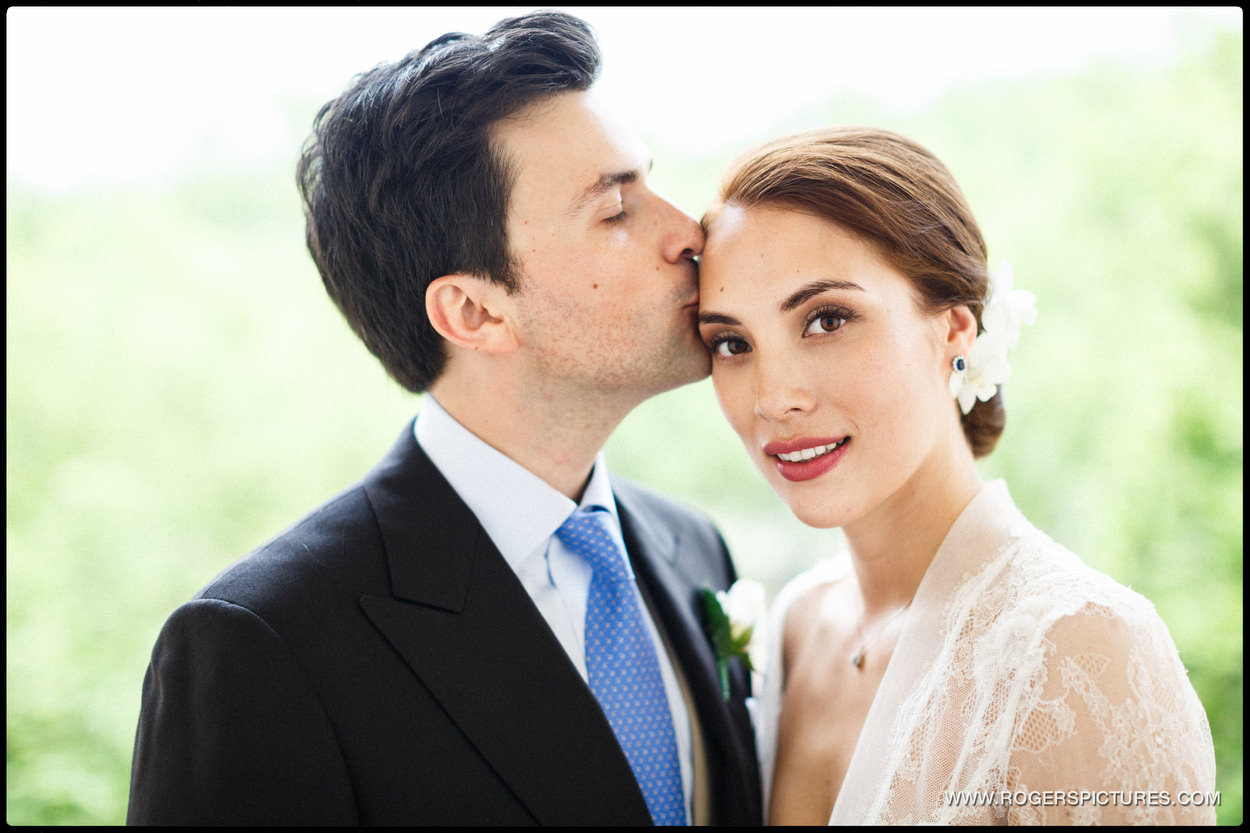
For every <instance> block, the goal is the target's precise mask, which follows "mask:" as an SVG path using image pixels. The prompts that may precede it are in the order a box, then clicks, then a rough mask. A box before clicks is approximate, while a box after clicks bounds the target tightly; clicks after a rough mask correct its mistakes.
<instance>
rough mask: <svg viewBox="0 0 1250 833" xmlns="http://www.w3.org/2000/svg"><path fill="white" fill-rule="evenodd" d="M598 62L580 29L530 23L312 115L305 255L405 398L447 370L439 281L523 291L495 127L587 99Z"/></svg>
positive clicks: (449, 43)
mask: <svg viewBox="0 0 1250 833" xmlns="http://www.w3.org/2000/svg"><path fill="white" fill-rule="evenodd" d="M599 61H600V56H599V47H598V44H597V43H596V41H595V37H594V34H593V32H591V30H590V27H589V26H587V25H586V23H584V22H583V21H581V20H579V19H578V18H576V17H573V16H571V15H567V14H563V13H561V12H551V11H544V12H534V13H532V14H528V15H524V16H521V17H514V18H509V19H506V20H501V21H500V22H499V23H496V24H495V25H494V26H492V27H491V28H490V29H489V30H488V31H487V32H486V33H485V34H484V35H482V36H481V37H475V36H473V35H466V34H464V33H461V32H451V33H448V34H445V35H443V36H442V37H439V38H436V39H435V40H433V41H431V42H430V43H429V44H428V45H426V47H425V48H424V49H421V50H419V51H416V52H412V53H410V54H408V55H407V56H405V57H404V58H403V59H402V60H400V61H398V62H397V63H393V64H380V65H379V66H377V67H375V68H374V69H372V70H370V71H368V72H365V73H363V74H361V75H359V76H357V77H356V78H355V79H354V81H353V83H352V85H351V87H350V88H349V89H348V90H347V91H346V92H344V93H343V94H342V95H340V96H339V97H338V98H336V99H334V100H333V101H331V102H329V103H327V104H326V105H325V106H324V107H322V108H321V110H320V112H318V113H317V117H316V119H315V120H314V122H313V133H312V135H311V136H310V137H309V139H308V141H307V142H305V144H304V148H303V153H302V155H301V157H300V160H299V166H298V168H297V172H296V178H297V181H298V183H299V188H300V194H301V196H302V197H303V201H304V213H305V216H306V218H307V229H306V235H307V240H308V250H309V251H310V252H311V253H312V257H313V260H314V261H315V262H316V264H317V269H318V270H319V271H320V272H321V279H322V281H323V282H324V283H325V287H326V291H327V292H328V293H329V294H330V297H331V298H332V299H333V300H334V303H335V304H336V305H337V306H338V308H339V310H341V311H342V313H343V315H344V316H345V317H346V318H347V321H348V323H349V324H350V325H351V327H352V330H354V331H355V333H356V335H358V336H360V339H361V340H362V341H364V343H365V346H366V347H368V348H369V351H370V352H372V353H373V354H374V355H375V356H377V357H378V359H379V360H380V361H381V362H382V365H383V366H384V367H385V368H386V370H387V372H388V373H390V375H391V376H392V377H393V378H394V379H395V380H396V381H397V382H399V384H401V385H403V386H404V387H405V388H407V389H408V390H410V391H412V392H414V393H419V392H421V391H424V390H425V389H426V388H427V387H429V385H430V384H431V383H432V382H433V381H434V380H435V379H437V378H438V376H439V374H440V373H441V372H442V370H443V367H444V364H445V363H446V353H445V352H444V345H443V339H442V337H441V336H440V335H439V334H438V333H437V332H436V331H435V330H434V328H433V327H432V326H431V325H430V321H429V318H428V317H427V316H426V312H425V291H426V288H427V287H429V285H430V282H431V281H433V280H434V279H435V278H437V277H439V276H440V275H446V274H450V273H453V272H462V273H467V274H472V275H477V276H479V277H483V278H487V279H489V280H492V281H495V282H498V283H500V284H502V285H504V286H505V287H507V289H508V291H509V292H512V291H515V290H516V289H517V286H518V277H517V273H516V269H515V265H514V263H513V262H512V258H511V257H510V255H509V251H508V238H507V230H506V221H507V212H508V198H509V195H510V193H511V190H512V184H513V182H514V180H515V172H513V171H511V170H510V168H509V165H508V161H507V160H506V159H504V158H503V157H502V156H501V154H500V150H499V148H497V147H494V146H493V144H492V142H491V137H490V129H491V125H492V124H494V123H495V122H496V121H498V120H499V119H502V118H505V117H507V116H509V115H512V114H513V113H516V112H518V111H520V110H521V109H523V108H524V107H526V106H527V105H529V104H531V103H533V102H535V101H537V100H539V99H542V98H545V97H548V96H551V95H554V94H556V93H559V92H564V91H570V90H586V89H589V88H590V86H591V85H592V84H594V82H595V79H596V77H597V76H598V73H599Z"/></svg>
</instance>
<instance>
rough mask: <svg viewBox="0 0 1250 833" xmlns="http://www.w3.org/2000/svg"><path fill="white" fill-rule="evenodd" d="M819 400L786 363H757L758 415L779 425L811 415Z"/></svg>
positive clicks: (793, 368) (756, 408)
mask: <svg viewBox="0 0 1250 833" xmlns="http://www.w3.org/2000/svg"><path fill="white" fill-rule="evenodd" d="M815 406H816V398H815V397H814V396H813V395H812V393H811V391H810V389H809V388H808V387H807V385H805V384H804V383H803V380H802V378H801V374H800V373H799V371H798V370H797V368H795V367H794V366H793V365H787V364H786V363H785V362H783V361H768V360H764V361H760V360H758V359H757V361H756V374H755V413H756V415H757V416H760V417H763V418H764V419H766V420H769V421H770V422H778V421H781V420H785V419H788V418H791V417H794V416H798V415H801V414H806V413H810V412H811V411H812V409H813V408H815Z"/></svg>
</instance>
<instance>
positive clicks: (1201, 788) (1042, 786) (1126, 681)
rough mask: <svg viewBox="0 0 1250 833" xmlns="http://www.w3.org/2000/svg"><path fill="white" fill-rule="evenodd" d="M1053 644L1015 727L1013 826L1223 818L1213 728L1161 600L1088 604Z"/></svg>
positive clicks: (1051, 638)
mask: <svg viewBox="0 0 1250 833" xmlns="http://www.w3.org/2000/svg"><path fill="white" fill-rule="evenodd" d="M1147 604H1148V603H1147ZM1043 647H1044V650H1045V653H1046V661H1045V662H1044V663H1043V664H1042V665H1041V666H1040V669H1039V672H1038V675H1039V676H1040V677H1041V679H1033V680H1029V681H1026V682H1025V684H1026V685H1027V687H1028V689H1029V690H1030V691H1032V692H1034V694H1033V695H1031V696H1026V698H1025V700H1024V701H1023V702H1022V704H1021V705H1022V708H1021V709H1020V711H1019V713H1018V715H1019V716H1018V718H1017V719H1016V721H1015V723H1014V726H1013V737H1012V743H1011V754H1010V762H1009V766H1008V771H1007V785H1008V791H1009V792H1010V793H1011V795H1012V798H1011V800H1010V802H1009V810H1008V820H1009V821H1010V823H1013V824H1214V823H1215V808H1214V807H1213V806H1212V794H1213V792H1214V790H1215V754H1214V749H1213V746H1212V742H1211V730H1210V726H1209V724H1208V723H1207V718H1206V713H1205V712H1204V711H1203V708H1202V704H1201V703H1200V702H1199V701H1198V698H1197V695H1196V694H1195V692H1194V690H1193V686H1192V685H1191V684H1190V682H1189V679H1188V677H1187V675H1186V672H1185V669H1184V666H1183V665H1182V664H1181V661H1180V657H1179V656H1178V654H1177V651H1176V646H1175V644H1174V643H1173V642H1172V638H1171V635H1170V634H1169V633H1168V631H1167V627H1166V626H1165V625H1164V624H1163V622H1162V620H1160V619H1159V618H1158V615H1157V614H1155V612H1154V610H1153V608H1150V609H1148V610H1132V611H1129V612H1128V613H1125V612H1124V611H1122V610H1115V611H1113V610H1112V609H1110V608H1109V607H1105V606H1102V605H1098V604H1093V603H1090V604H1086V605H1085V606H1084V608H1082V609H1081V610H1080V611H1078V612H1076V613H1074V614H1072V615H1070V616H1065V617H1063V618H1061V619H1059V620H1058V621H1057V622H1056V623H1055V624H1054V626H1053V627H1051V628H1050V629H1049V631H1048V633H1047V635H1046V639H1045V641H1044V643H1043Z"/></svg>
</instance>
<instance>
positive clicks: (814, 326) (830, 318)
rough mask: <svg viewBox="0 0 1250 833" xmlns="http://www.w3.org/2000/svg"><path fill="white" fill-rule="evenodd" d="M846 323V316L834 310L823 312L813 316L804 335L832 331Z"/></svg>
mask: <svg viewBox="0 0 1250 833" xmlns="http://www.w3.org/2000/svg"><path fill="white" fill-rule="evenodd" d="M845 323H846V316H844V315H838V314H836V313H832V312H826V313H822V314H820V315H818V316H816V317H815V318H813V319H812V320H811V321H810V322H808V324H807V328H806V329H804V330H803V335H805V336H812V335H819V334H821V333H832V332H833V331H834V330H837V329H839V328H840V327H841V326H842V325H843V324H845Z"/></svg>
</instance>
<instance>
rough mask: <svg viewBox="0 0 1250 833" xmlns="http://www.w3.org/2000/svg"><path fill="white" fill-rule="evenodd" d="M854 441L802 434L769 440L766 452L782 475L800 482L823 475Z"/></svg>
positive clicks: (847, 438) (765, 448) (846, 438)
mask: <svg viewBox="0 0 1250 833" xmlns="http://www.w3.org/2000/svg"><path fill="white" fill-rule="evenodd" d="M850 442H851V438H850V437H842V438H841V439H835V438H833V437H820V438H812V437H802V438H800V439H797V440H785V441H779V442H771V443H768V444H767V445H765V446H764V453H765V454H767V455H769V456H770V457H772V458H773V464H774V465H775V466H776V467H777V472H778V473H779V474H780V475H781V476H782V477H784V478H785V479H786V480H790V481H794V482H798V481H802V480H811V479H812V478H815V477H819V476H820V475H822V474H824V473H825V472H827V471H829V469H831V468H833V467H834V466H836V465H837V464H838V463H839V462H840V461H841V460H842V458H843V457H845V456H846V448H847V446H848V445H849V444H850Z"/></svg>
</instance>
